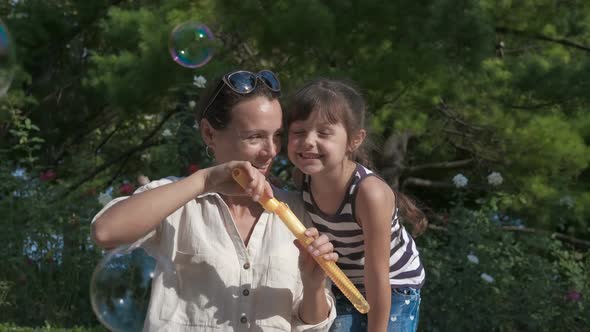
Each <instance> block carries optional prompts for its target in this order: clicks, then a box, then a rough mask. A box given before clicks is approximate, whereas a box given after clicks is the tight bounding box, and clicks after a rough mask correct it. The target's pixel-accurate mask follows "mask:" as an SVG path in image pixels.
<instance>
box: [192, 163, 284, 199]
mask: <svg viewBox="0 0 590 332" xmlns="http://www.w3.org/2000/svg"><path fill="white" fill-rule="evenodd" d="M236 167H237V168H240V170H241V171H242V172H244V173H246V176H247V178H249V179H250V182H249V183H248V184H247V186H246V188H242V187H241V186H240V185H239V184H238V183H237V182H236V180H234V178H233V176H232V170H233V169H234V168H236ZM202 171H203V172H204V176H205V180H204V183H205V186H204V192H217V193H220V194H224V195H228V196H245V195H248V196H250V197H252V199H253V200H255V201H257V200H258V199H259V198H260V196H262V195H263V194H266V195H268V196H269V197H273V193H272V188H271V186H270V184H269V183H268V181H266V177H265V176H264V174H262V173H260V171H259V170H258V169H256V168H254V167H253V166H252V164H250V162H248V161H230V162H227V163H224V164H220V165H216V166H212V167H209V168H206V169H203V170H202ZM197 173H199V171H198V172H196V173H194V174H193V175H195V174H197Z"/></svg>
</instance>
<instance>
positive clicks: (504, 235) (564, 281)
mask: <svg viewBox="0 0 590 332" xmlns="http://www.w3.org/2000/svg"><path fill="white" fill-rule="evenodd" d="M492 213H493V211H490V210H485V209H484V210H479V211H474V210H468V209H464V208H457V209H454V210H453V211H452V212H451V214H450V216H449V222H448V231H447V232H440V233H434V234H433V233H432V231H431V232H430V233H429V234H427V235H425V236H423V237H422V238H419V239H418V244H419V246H420V249H421V257H422V259H423V261H424V262H425V268H426V271H427V283H426V285H425V288H424V289H423V292H422V297H423V299H424V300H423V302H422V303H423V305H422V311H421V313H420V320H421V323H420V330H423V331H558V330H562V329H564V328H565V329H567V330H568V331H584V330H585V329H586V328H587V326H588V324H590V321H589V317H590V315H588V313H589V312H590V309H589V306H590V301H589V299H588V298H589V297H588V292H589V291H590V282H589V280H588V278H587V274H588V271H589V270H590V253H589V252H583V253H581V252H572V251H570V250H569V249H568V248H566V247H564V246H563V245H562V243H561V242H558V241H557V240H553V239H550V238H548V237H546V236H536V235H530V234H526V233H522V234H520V233H518V232H507V231H503V230H501V228H500V227H499V225H498V224H495V223H494V222H492V221H491V220H490V216H491V214H492ZM468 255H474V256H475V257H477V260H478V262H477V263H473V262H471V261H470V260H469V259H468V258H467V256H468ZM472 259H474V258H473V257H472ZM482 273H485V274H487V275H489V276H491V277H492V278H493V282H488V281H485V280H484V279H483V277H482V276H481V275H482ZM573 291H575V292H578V293H580V294H582V297H581V299H579V300H576V299H574V297H573V296H574V293H571V294H569V298H568V293H570V292H573ZM566 327H567V328H566Z"/></svg>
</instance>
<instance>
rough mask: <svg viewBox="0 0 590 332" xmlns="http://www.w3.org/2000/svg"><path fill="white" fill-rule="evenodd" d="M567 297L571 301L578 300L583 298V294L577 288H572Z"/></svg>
mask: <svg viewBox="0 0 590 332" xmlns="http://www.w3.org/2000/svg"><path fill="white" fill-rule="evenodd" d="M565 298H566V299H567V300H568V301H570V302H578V301H580V300H581V299H582V294H581V293H580V292H578V291H577V290H574V289H571V290H570V291H569V292H567V295H566V296H565Z"/></svg>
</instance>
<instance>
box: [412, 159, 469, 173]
mask: <svg viewBox="0 0 590 332" xmlns="http://www.w3.org/2000/svg"><path fill="white" fill-rule="evenodd" d="M473 161H474V159H473V158H469V159H463V160H455V161H443V162H438V163H430V164H422V165H418V166H412V167H408V168H407V171H408V172H410V173H412V172H417V171H421V170H423V169H428V168H455V167H462V166H465V165H468V164H470V163H472V162H473Z"/></svg>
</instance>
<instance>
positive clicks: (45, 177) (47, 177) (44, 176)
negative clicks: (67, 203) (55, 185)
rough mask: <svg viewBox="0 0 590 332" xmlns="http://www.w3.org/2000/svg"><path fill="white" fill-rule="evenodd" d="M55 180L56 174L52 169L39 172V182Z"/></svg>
mask: <svg viewBox="0 0 590 332" xmlns="http://www.w3.org/2000/svg"><path fill="white" fill-rule="evenodd" d="M55 178H57V173H56V172H55V171H54V170H52V169H48V170H46V171H45V172H41V174H40V175H39V179H40V180H41V181H51V180H55Z"/></svg>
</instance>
